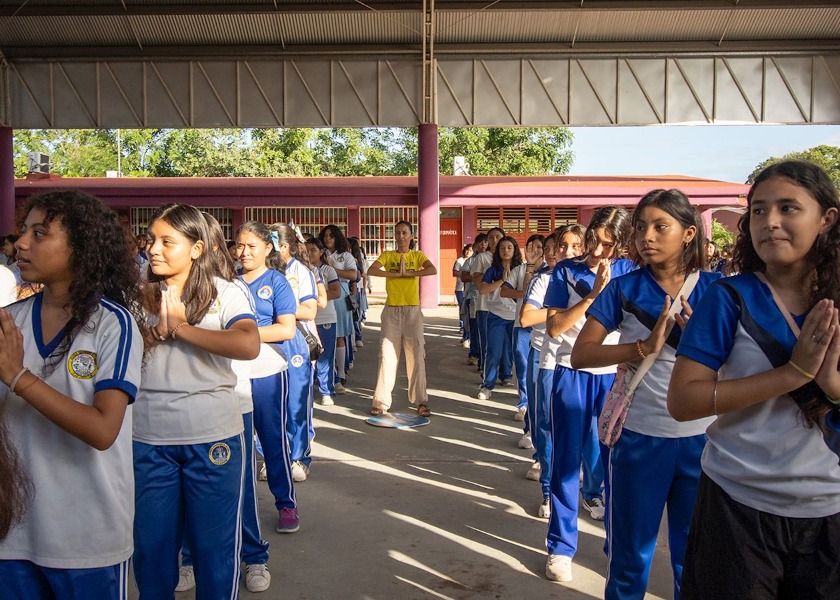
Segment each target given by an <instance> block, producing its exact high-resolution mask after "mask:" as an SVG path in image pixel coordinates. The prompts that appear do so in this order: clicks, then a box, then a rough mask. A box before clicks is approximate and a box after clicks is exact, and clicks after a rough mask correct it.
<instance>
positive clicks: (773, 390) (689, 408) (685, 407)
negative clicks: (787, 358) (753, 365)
mask: <svg viewBox="0 0 840 600" xmlns="http://www.w3.org/2000/svg"><path fill="white" fill-rule="evenodd" d="M701 370H702V372H698V371H701ZM808 381H809V379H808V378H807V377H805V376H804V375H802V374H801V373H799V372H798V371H797V370H796V369H795V368H793V367H791V366H790V363H786V364H784V365H782V366H781V367H777V368H775V369H771V370H769V371H764V372H763V373H756V374H755V375H750V376H749V377H741V378H739V379H730V380H726V381H719V382H717V384H716V383H715V381H714V373H712V372H711V371H709V370H707V369H704V368H702V367H701V368H699V369H698V367H697V363H693V361H691V360H690V359H686V358H685V357H682V356H680V357H677V363H676V365H675V366H674V371H673V374H672V376H671V385H670V386H669V388H668V412H670V413H671V416H672V417H674V419H676V420H677V421H692V420H694V419H702V418H705V417H710V416H714V415H722V414H726V413H728V412H732V411H736V410H740V409H743V408H748V407H750V406H753V405H755V404H759V403H761V402H764V401H766V400H769V399H770V398H774V397H776V396H780V395H782V394H787V393H789V392H792V391H793V390H795V389H797V388H798V387H800V386H802V385H804V384H806V383H808ZM715 386H717V389H715Z"/></svg>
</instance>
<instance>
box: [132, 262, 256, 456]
mask: <svg viewBox="0 0 840 600" xmlns="http://www.w3.org/2000/svg"><path fill="white" fill-rule="evenodd" d="M214 281H215V284H216V290H217V292H218V297H217V298H216V300H214V301H213V304H212V305H211V306H210V309H209V310H208V311H207V314H206V315H205V316H204V318H203V319H202V320H201V321H200V322H199V323H198V327H203V328H205V329H213V330H217V331H220V330H223V329H229V328H230V326H231V325H233V324H234V323H235V322H236V321H239V320H241V319H251V320H255V318H254V312H253V310H252V308H251V306H252V304H251V300H250V298H249V297H248V295H247V294H246V293H245V292H244V291H243V290H242V288H241V287H240V286H239V285H237V284H235V283H234V282H232V281H225V280H224V279H219V278H217V279H215V280H214ZM236 382H237V377H236V374H235V373H234V372H233V368H232V367H231V359H229V358H226V357H224V356H219V355H218V354H212V353H210V352H207V351H206V350H202V349H200V348H198V347H196V346H194V345H192V344H188V343H187V342H184V341H181V340H177V339H176V340H173V339H167V340H166V341H165V342H162V343H160V344H157V345H155V347H154V348H152V349H151V350H150V351H149V352H148V356H147V358H146V365H145V368H144V370H143V382H142V383H141V385H140V391H139V392H138V394H137V406H136V410H135V411H134V439H135V440H137V441H138V442H143V443H145V444H152V445H158V446H164V445H179V444H204V443H207V442H213V441H216V440H223V439H226V438H229V437H232V436H234V435H237V434H239V433H242V431H243V429H244V427H243V423H242V412H241V410H240V404H239V400H238V399H237V397H236V395H235V393H234V388H235V387H236Z"/></svg>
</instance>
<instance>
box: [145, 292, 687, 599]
mask: <svg viewBox="0 0 840 600" xmlns="http://www.w3.org/2000/svg"><path fill="white" fill-rule="evenodd" d="M424 312H425V314H426V349H427V359H426V365H427V371H428V378H429V395H430V407H431V409H432V412H433V416H432V422H431V424H430V425H428V426H426V427H422V428H419V429H416V430H408V431H405V430H394V429H381V428H376V427H371V426H370V425H367V424H366V423H365V421H364V420H365V418H366V417H367V416H368V415H367V414H366V412H367V410H368V409H369V407H370V398H371V394H372V392H373V389H372V388H373V384H374V382H375V377H376V369H377V355H378V335H379V314H380V309H379V308H378V307H372V308H371V310H370V311H369V313H368V321H367V324H366V326H365V329H364V335H365V339H364V343H365V346H364V348H361V349H360V350H359V351H358V353H357V354H356V360H355V366H354V368H353V369H352V371H350V374H349V378H348V385H347V388H348V393H347V394H346V395H344V396H338V397H337V398H336V400H337V403H336V406H334V407H322V406H320V405H316V407H315V426H316V430H317V437H316V440H315V443H314V446H313V457H314V458H313V465H312V472H311V474H310V478H309V480H308V481H306V482H303V483H300V484H298V485H297V488H296V489H297V496H298V502H299V506H300V518H301V529H300V531H299V532H298V533H295V534H291V535H280V534H276V533H274V524H275V520H276V512H275V511H274V510H273V501H272V499H271V497H270V494H269V492H268V488H267V487H266V484H265V483H260V484H259V497H260V511H261V518H262V523H263V526H264V530H263V535H264V537H266V539H268V540H269V541H270V543H271V549H270V552H271V559H270V562H269V568H270V571H271V574H272V585H271V589H270V590H268V591H267V592H264V593H262V594H250V593H248V592H247V591H245V588H244V585H243V586H242V588H241V589H242V598H246V599H250V598H261V599H265V600H268V599H275V598H278V599H280V598H282V599H283V600H291V599H300V600H315V599H333V598H334V599H347V600H385V599H386V598H400V599H415V598H416V599H426V598H444V599H452V600H465V599H519V598H529V599H531V598H543V597H557V598H600V597H603V585H604V578H603V574H604V572H605V569H606V560H605V557H604V554H603V551H602V546H603V541H604V529H603V526H602V524H601V523H597V522H595V521H592V520H591V519H590V518H589V516H588V514H587V513H586V512H585V511H582V513H581V517H580V521H579V523H580V547H579V550H578V554H577V557H576V558H575V563H574V577H575V580H574V581H573V582H572V583H571V584H565V585H563V584H558V583H552V582H549V581H547V580H546V579H545V577H544V574H543V573H544V567H545V546H544V542H545V532H546V527H547V521H546V520H544V519H539V518H537V517H536V511H537V508H538V506H539V504H540V500H541V494H540V490H539V484H538V483H537V482H534V481H528V480H526V479H524V475H525V471H526V470H527V469H528V467H529V466H530V464H531V460H530V457H529V451H525V450H520V449H519V448H518V447H517V441H518V439H519V437H520V435H521V427H520V425H521V423H516V422H514V421H513V420H512V415H513V406H514V404H515V396H514V394H515V391H514V389H513V388H506V389H503V390H500V391H498V392H494V394H493V397H492V399H491V400H490V401H479V400H477V399H476V397H475V395H476V393H477V391H478V384H479V383H480V381H479V377H478V374H477V373H476V372H475V367H467V366H466V350H464V349H463V348H461V347H460V345H459V344H458V340H459V336H458V328H457V321H456V320H455V319H456V310H455V308H454V307H441V308H438V309H435V310H427V311H424ZM405 386H406V383H405V376H404V370H403V369H401V374H400V377H399V378H398V380H397V390H396V391H395V396H394V406H393V407H392V412H405V413H410V412H411V411H410V409H408V402H407V399H406V392H405ZM649 592H650V594H649V595H648V597H649V598H670V597H671V596H672V595H673V592H672V583H671V577H670V567H669V563H668V554H667V548H666V543H665V539H664V537H663V536H662V535H660V543H659V547H658V549H657V553H656V557H655V560H654V565H653V570H652V575H651V584H650V588H649ZM136 597H137V594H136V591H132V594H131V598H136ZM177 597H178V599H179V600H181V599H187V598H192V597H193V592H186V593H182V594H178V595H177Z"/></svg>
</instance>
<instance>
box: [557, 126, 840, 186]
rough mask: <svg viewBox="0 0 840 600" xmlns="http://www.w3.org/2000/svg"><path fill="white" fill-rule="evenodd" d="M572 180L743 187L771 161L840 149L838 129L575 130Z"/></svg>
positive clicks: (810, 127) (574, 128) (658, 128)
mask: <svg viewBox="0 0 840 600" xmlns="http://www.w3.org/2000/svg"><path fill="white" fill-rule="evenodd" d="M571 129H572V132H573V133H574V135H575V140H574V143H573V144H572V150H573V151H574V154H575V160H574V163H573V164H572V168H571V170H570V171H569V174H570V175H689V176H693V177H702V178H705V179H718V180H722V181H731V182H735V183H743V182H744V181H746V179H747V176H748V175H749V174H750V173H751V172H752V170H753V169H755V167H756V166H758V165H759V164H760V163H761V162H763V161H764V160H766V159H768V158H770V157H771V156H782V155H784V154H788V153H789V152H799V151H802V150H807V149H808V148H813V147H814V146H820V145H829V146H840V126H837V125H705V126H677V125H669V126H653V127H572V128H571Z"/></svg>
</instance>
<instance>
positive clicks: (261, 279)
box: [236, 221, 298, 533]
mask: <svg viewBox="0 0 840 600" xmlns="http://www.w3.org/2000/svg"><path fill="white" fill-rule="evenodd" d="M236 241H237V255H238V257H239V261H240V262H241V264H242V274H241V279H242V280H243V281H244V282H245V283H246V284H247V285H248V288H249V290H250V292H251V296H252V298H253V302H254V304H255V306H256V313H257V324H258V325H259V327H260V339H261V340H262V342H263V344H262V350H261V353H260V357H259V358H258V360H257V361H255V364H254V366H253V368H252V374H251V377H252V379H251V390H252V398H253V401H254V429H255V430H256V432H257V436H258V438H259V441H260V448H259V449H260V451H261V453H262V455H263V457H264V459H265V470H266V475H267V478H268V488H269V490H271V493H272V495H273V496H274V506H275V508H276V509H277V511H278V523H277V526H276V527H275V529H276V530H278V532H280V533H293V532H294V531H297V527H298V516H297V499H296V497H295V488H294V483H293V480H292V461H291V455H290V451H289V443H288V439H287V436H286V421H287V420H288V404H289V387H290V386H289V365H290V362H291V357H292V353H293V352H294V349H295V346H292V347H291V348H290V345H291V344H292V343H293V340H294V338H295V336H296V335H297V333H298V332H297V331H296V329H295V319H294V316H295V310H296V308H297V307H296V303H295V298H294V292H293V291H292V289H291V286H290V285H289V282H288V281H287V279H286V278H285V277H284V276H283V274H282V273H280V272H278V271H277V270H275V269H272V268H269V266H268V263H267V261H268V259H269V257H270V256H272V255H273V254H274V253H276V252H277V250H276V249H275V246H274V241H273V239H272V237H271V232H270V230H269V229H268V227H266V226H265V225H264V224H263V223H259V222H257V221H249V222H247V223H244V224H243V225H242V226H241V227H240V228H239V232H238V233H237V240H236ZM273 355H277V356H278V357H279V358H280V359H281V360H282V363H283V364H282V365H279V364H278V365H277V366H276V368H271V360H272V359H273V358H274V357H273Z"/></svg>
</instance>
